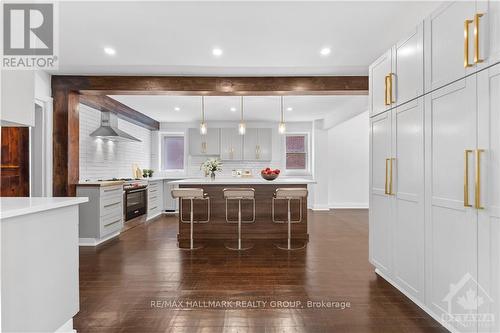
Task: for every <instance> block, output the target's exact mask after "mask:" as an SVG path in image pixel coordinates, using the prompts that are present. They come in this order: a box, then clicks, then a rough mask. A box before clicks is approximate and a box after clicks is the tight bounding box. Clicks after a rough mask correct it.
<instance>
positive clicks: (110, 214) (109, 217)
mask: <svg viewBox="0 0 500 333" xmlns="http://www.w3.org/2000/svg"><path fill="white" fill-rule="evenodd" d="M76 195H77V196H79V197H88V198H89V202H87V203H84V204H82V205H80V211H79V215H80V224H79V238H80V245H82V246H85V245H87V246H95V245H98V244H100V243H102V242H103V241H105V240H107V239H110V238H112V237H114V236H117V235H118V234H119V233H120V231H121V229H122V228H123V185H113V186H99V185H96V186H89V185H84V186H77V188H76Z"/></svg>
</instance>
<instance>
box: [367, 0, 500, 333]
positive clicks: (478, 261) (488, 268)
mask: <svg viewBox="0 0 500 333" xmlns="http://www.w3.org/2000/svg"><path fill="white" fill-rule="evenodd" d="M499 62H500V2H498V1H477V2H476V1H459V2H447V3H444V4H443V5H442V6H440V7H439V8H437V9H436V11H435V12H433V13H432V14H431V15H430V16H429V17H428V18H426V19H425V20H424V22H422V24H420V25H419V26H418V27H416V28H415V29H414V31H412V32H411V33H410V34H409V35H408V36H406V37H405V38H403V39H402V40H400V41H399V42H398V43H397V44H395V45H394V46H393V47H392V48H391V49H390V50H388V51H387V52H386V53H384V54H383V55H382V56H381V57H380V58H379V59H377V60H376V61H375V62H374V63H373V64H372V65H371V66H370V69H369V73H370V97H369V98H370V102H369V105H370V116H371V121H370V213H369V216H370V237H369V239H370V247H369V248H370V254H369V256H370V262H371V263H372V264H373V265H374V266H375V268H376V272H377V274H378V275H380V276H381V277H383V278H384V279H386V280H387V281H389V282H390V283H391V284H393V285H394V286H395V287H396V288H398V289H399V290H400V291H401V292H402V293H404V294H405V295H406V296H408V297H409V298H410V299H411V300H412V301H414V302H415V303H416V304H417V305H419V306H420V307H421V308H422V309H424V310H425V311H426V312H428V313H429V314H430V315H431V316H433V317H434V318H435V319H436V320H438V321H439V322H440V323H442V324H443V325H444V326H445V327H446V328H447V329H449V330H450V331H452V332H500V63H499Z"/></svg>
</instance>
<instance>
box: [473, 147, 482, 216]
mask: <svg viewBox="0 0 500 333" xmlns="http://www.w3.org/2000/svg"><path fill="white" fill-rule="evenodd" d="M482 152H484V149H476V183H475V198H474V199H475V200H474V208H476V209H484V207H482V206H481V153H482Z"/></svg>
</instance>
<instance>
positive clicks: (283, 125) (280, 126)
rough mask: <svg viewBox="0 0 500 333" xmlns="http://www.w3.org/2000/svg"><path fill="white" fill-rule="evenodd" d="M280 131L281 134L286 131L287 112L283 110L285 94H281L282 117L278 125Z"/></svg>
mask: <svg viewBox="0 0 500 333" xmlns="http://www.w3.org/2000/svg"><path fill="white" fill-rule="evenodd" d="M278 132H279V133H280V134H285V132H286V125H285V114H284V112H283V96H281V119H280V124H279V125H278Z"/></svg>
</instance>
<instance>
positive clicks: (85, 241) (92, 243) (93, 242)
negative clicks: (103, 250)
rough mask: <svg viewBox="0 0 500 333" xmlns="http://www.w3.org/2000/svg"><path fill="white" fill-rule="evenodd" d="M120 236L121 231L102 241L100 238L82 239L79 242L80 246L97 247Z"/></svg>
mask: <svg viewBox="0 0 500 333" xmlns="http://www.w3.org/2000/svg"><path fill="white" fill-rule="evenodd" d="M118 235H120V231H115V232H114V233H112V234H109V235H108V236H106V237H104V238H101V239H99V238H80V239H79V240H78V245H79V246H97V245H99V244H101V243H104V242H105V241H107V240H110V239H112V238H115V237H117V236H118Z"/></svg>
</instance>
